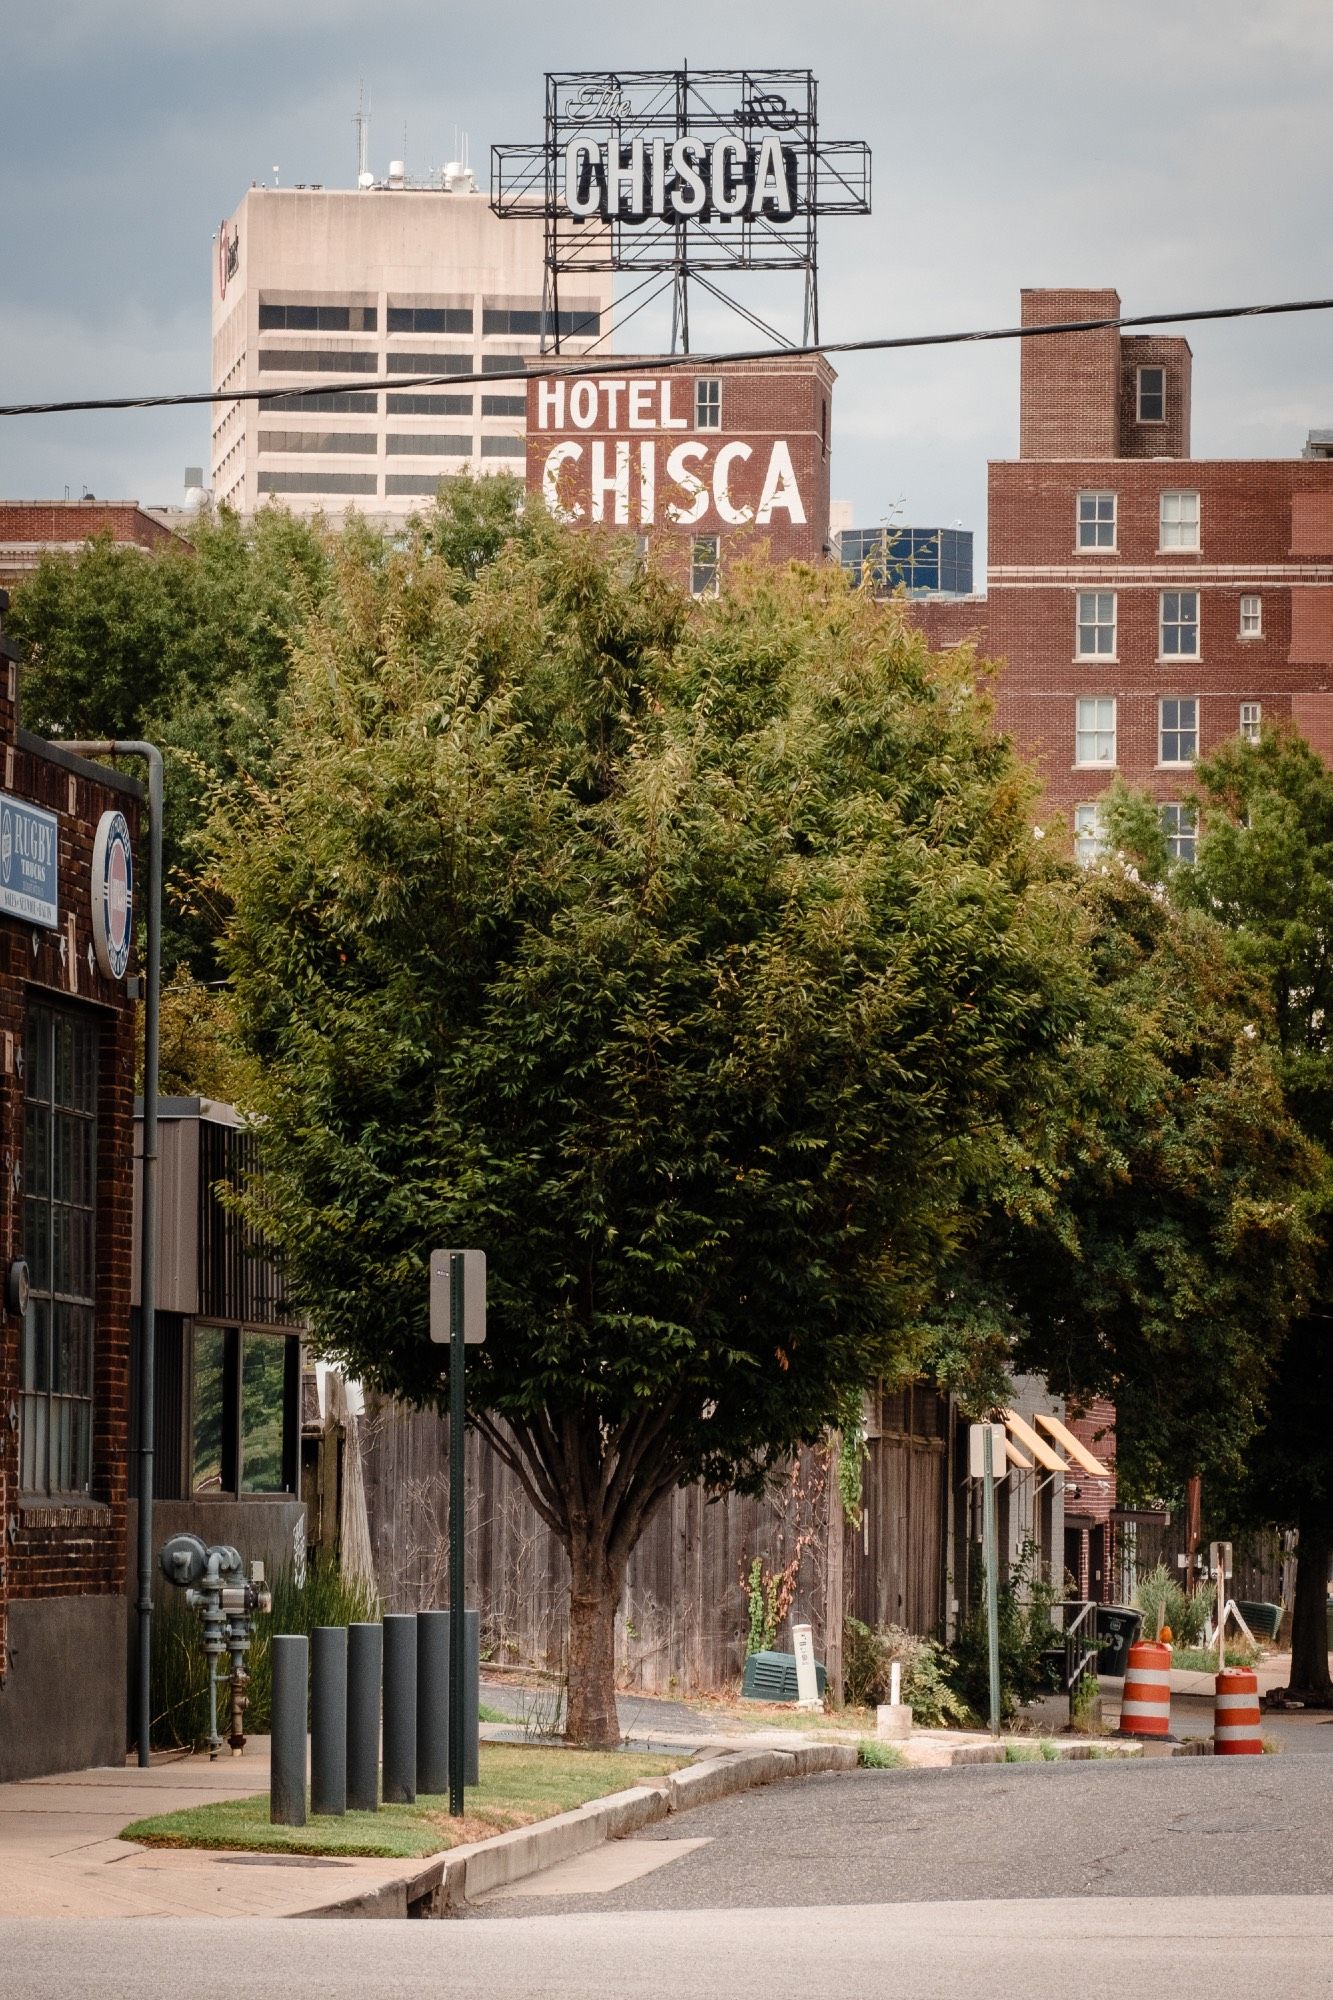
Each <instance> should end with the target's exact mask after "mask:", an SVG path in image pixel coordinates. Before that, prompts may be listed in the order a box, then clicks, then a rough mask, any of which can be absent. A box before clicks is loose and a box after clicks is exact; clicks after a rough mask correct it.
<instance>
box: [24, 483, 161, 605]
mask: <svg viewBox="0 0 1333 2000" xmlns="http://www.w3.org/2000/svg"><path fill="white" fill-rule="evenodd" d="M94 535H110V537H111V539H112V541H113V542H132V543H135V544H136V545H137V546H138V547H140V548H145V549H152V548H158V547H159V546H161V545H162V544H163V543H167V542H174V543H175V544H176V545H177V547H179V548H185V547H187V546H188V544H187V543H186V542H184V541H183V540H182V538H181V536H179V535H177V534H174V533H173V532H172V530H171V529H170V528H164V527H163V525H162V523H161V522H160V521H155V520H154V519H153V517H152V515H151V514H146V513H145V512H144V511H143V509H142V507H140V505H139V503H138V501H137V500H0V584H3V583H14V582H17V581H18V580H19V579H20V578H22V577H24V576H27V575H29V574H30V573H31V571H32V570H34V569H35V568H36V567H37V562H38V560H39V558H40V556H41V555H42V554H43V553H44V552H45V551H46V550H48V549H56V550H66V551H69V550H75V549H80V548H82V547H83V545H84V543H85V542H86V541H88V540H89V539H90V538H91V537H92V536H94Z"/></svg>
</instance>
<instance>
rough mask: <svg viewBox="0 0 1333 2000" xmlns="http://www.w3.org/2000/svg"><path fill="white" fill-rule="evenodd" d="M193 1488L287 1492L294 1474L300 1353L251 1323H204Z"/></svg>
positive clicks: (196, 1356)
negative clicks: (296, 1364)
mask: <svg viewBox="0 0 1333 2000" xmlns="http://www.w3.org/2000/svg"><path fill="white" fill-rule="evenodd" d="M191 1345H192V1357H191V1367H190V1491H191V1492H192V1493H224V1494H225V1493H283V1492H289V1491H290V1490H291V1487H292V1483H293V1477H294V1470H295V1468H294V1463H293V1461H294V1459H295V1455H296V1453H295V1443H296V1439H295V1419H296V1384H297V1380H298V1371H297V1369H296V1367H295V1365H294V1364H295V1361H296V1358H297V1350H296V1349H295V1348H294V1347H291V1346H289V1344H288V1341H287V1339H286V1338H284V1337H283V1336H281V1335H276V1334H271V1333H261V1332H259V1331H257V1330H255V1329H252V1328H249V1327H241V1328H238V1327H230V1326H225V1327H224V1326H206V1325H197V1326H196V1327H195V1328H194V1332H193V1336H192V1343H191Z"/></svg>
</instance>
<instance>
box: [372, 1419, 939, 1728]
mask: <svg viewBox="0 0 1333 2000" xmlns="http://www.w3.org/2000/svg"><path fill="white" fill-rule="evenodd" d="M883 1402H884V1405H885V1406H886V1412H885V1420H884V1421H883V1422H882V1423H881V1425H880V1426H878V1434H877V1435H873V1436H872V1437H871V1438H870V1440H869V1442H868V1445H867V1455H866V1463H865V1467H864V1489H863V1517H862V1525H861V1526H860V1527H859V1528H853V1527H852V1526H851V1525H850V1524H848V1523H845V1522H844V1520H843V1517H842V1510H841V1505H840V1503H839V1500H838V1494H837V1475H836V1468H835V1467H833V1466H832V1465H831V1463H830V1458H829V1454H828V1453H827V1452H826V1451H823V1450H807V1451H803V1452H802V1453H801V1454H800V1456H799V1458H797V1459H796V1460H795V1461H794V1462H793V1463H791V1464H789V1465H788V1466H787V1467H786V1468H785V1469H784V1470H783V1472H782V1473H781V1474H780V1476H778V1477H776V1478H775V1479H774V1480H773V1481H772V1482H771V1483H770V1485H769V1487H768V1488H767V1490H766V1491H765V1492H764V1493H763V1494H761V1495H760V1496H759V1497H757V1498H749V1497H742V1496H739V1495H735V1494H730V1495H727V1496H725V1497H724V1498H722V1499H720V1500H716V1501H709V1500H707V1499H706V1497H705V1495H704V1493H703V1491H702V1490H701V1489H700V1488H699V1487H697V1486H692V1487H684V1488H681V1489H679V1490H678V1491H676V1492H675V1493H673V1494H671V1496H670V1497H669V1498H668V1499H667V1500H666V1501H665V1502H664V1504H663V1506H662V1507H661V1509H660V1510H659V1512H658V1513H657V1514H656V1515H655V1517H654V1518H653V1520H652V1521H651V1522H650V1523H649V1526H648V1528H647V1530H646V1531H645V1533H644V1535H643V1537H642V1539H641V1541H640V1543H639V1545H638V1548H637V1549H636V1550H635V1552H634V1555H633V1557H632V1558H631V1561H630V1567H629V1577H628V1581H627V1584H626V1590H625V1597H624V1602H623V1603H622V1605H621V1608H620V1615H619V1617H618V1619H617V1631H616V1652H617V1662H618V1667H619V1671H620V1674H621V1677H622V1679H623V1681H624V1682H625V1683H626V1684H629V1685H633V1686H636V1687H639V1688H642V1689H643V1690H644V1691H645V1692H650V1693H664V1692H674V1691H676V1690H680V1691H682V1692H684V1691H688V1692H698V1691H701V1690H705V1689H710V1688H718V1687H723V1686H725V1685H726V1684H727V1683H728V1682H732V1681H735V1680H736V1679H737V1678H738V1676H739V1674H740V1671H741V1668H742V1665H743V1663H744V1658H745V1645H746V1635H747V1631H748V1623H749V1617H748V1602H747V1596H746V1591H745V1579H746V1576H747V1574H748V1572H749V1569H750V1565H751V1563H752V1562H753V1561H754V1559H755V1558H756V1557H758V1558H760V1559H761V1561H762V1563H763V1565H764V1570H765V1574H766V1576H767V1575H772V1574H774V1573H781V1574H782V1576H783V1580H784V1583H786V1584H789V1586H790V1594H791V1602H792V1604H793V1607H794V1608H795V1610H796V1611H797V1613H798V1614H799V1615H800V1616H803V1617H805V1618H807V1619H808V1620H809V1622H810V1623H811V1624H812V1625H813V1626H814V1631H815V1644H816V1648H817V1650H818V1652H819V1654H820V1657H821V1658H822V1659H825V1660H826V1661H827V1664H828V1666H829V1669H830V1675H831V1676H832V1675H833V1674H834V1673H836V1672H838V1671H840V1659H841V1635H842V1619H843V1616H844V1614H849V1615H851V1616H853V1617H857V1618H861V1619H864V1621H865V1622H866V1623H867V1624H876V1623H880V1622H884V1621H890V1622H893V1623H895V1624H903V1625H907V1626H909V1627H910V1628H911V1629H912V1630H914V1631H919V1632H924V1633H928V1634H937V1633H938V1632H939V1631H940V1630H941V1629H942V1620H943V1613H944V1604H945V1590H946V1576H945V1570H946V1548H947V1514H948V1451H947V1438H948V1427H949V1418H948V1408H947V1405H946V1404H945V1403H944V1402H943V1400H942V1399H941V1398H939V1397H937V1396H934V1395H933V1394H932V1393H930V1392H927V1391H923V1390H919V1389H918V1390H913V1391H909V1392H904V1393H903V1394H902V1395H900V1396H899V1397H898V1399H897V1400H896V1401H894V1400H893V1399H890V1398H889V1397H885V1398H884V1399H883ZM890 1405H891V1407H890ZM363 1459H364V1479H365V1489H366V1507H367V1513H368V1516H369V1521H370V1535H371V1547H372V1550H373V1553H374V1560H375V1572H376V1577H377V1580H378V1583H379V1588H380V1592H381V1594H382V1596H383V1598H384V1602H385V1606H386V1608H387V1609H390V1610H395V1611H411V1610H415V1609H418V1608H420V1607H423V1606H425V1605H429V1604H440V1603H443V1602H444V1601H445V1600H446V1598H447V1595H448V1580H447V1574H446V1572H447V1529H448V1427H447V1424H446V1423H445V1422H444V1420H443V1419H442V1418H440V1417H439V1416H437V1415H436V1414H435V1413H433V1412H429V1411H415V1410H408V1409H406V1408H404V1407H403V1406H401V1405H399V1404H397V1403H394V1402H391V1401H388V1400H378V1401H377V1400H375V1399H374V1398H372V1399H371V1400H370V1403H369V1406H368V1409H367V1414H366V1420H365V1435H364V1440H363ZM466 1464H467V1516H468V1531H467V1541H468V1552H467V1561H468V1575H469V1578H470V1579H471V1583H470V1588H471V1590H472V1591H473V1592H474V1594H475V1598H476V1601H477V1603H478V1604H479V1605H480V1607H481V1615H482V1630H483V1633H484V1635H485V1638H484V1644H485V1646H486V1648H487V1650H488V1654H489V1657H491V1658H493V1659H495V1660H497V1661H499V1662H502V1663H506V1664H511V1665H515V1666H539V1667H544V1668H548V1669H551V1670H552V1671H557V1672H558V1671H559V1670H560V1669H561V1667H562V1665H563V1661H564V1653H565V1636H566V1616H567V1609H568V1591H569V1571H568V1564H567V1562H566V1558H565V1554H564V1550H563V1549H562V1548H561V1546H560V1544H559V1542H558V1541H557V1540H556V1538H555V1536H554V1535H553V1534H552V1533H551V1531H550V1529H549V1528H547V1527H546V1525H545V1523H544V1522H543V1521H542V1520H541V1519H540V1517H539V1516H538V1515H537V1513H536V1512H535V1510H534V1509H533V1507H532V1505H531V1503H530V1502H529V1500H528V1498H527V1496H526V1494H525V1493H524V1492H523V1489H522V1487H521V1485H520V1484H519V1481H518V1479H517V1478H516V1477H515V1475H514V1473H513V1472H512V1471H511V1470H510V1469H509V1467H508V1466H506V1465H505V1464H503V1462H502V1461H501V1460H500V1459H499V1458H498V1457H497V1456H496V1454H495V1453H494V1452H493V1451H492V1450H491V1449H490V1447H489V1446H488V1445H487V1444H486V1443H485V1442H484V1440H482V1439H481V1438H480V1437H478V1436H477V1434H476V1433H475V1432H471V1431H470V1432H469V1433H468V1439H467V1451H466ZM787 1643H788V1641H787V1631H786V1621H785V1620H784V1621H783V1624H782V1627H781V1629H780V1633H779V1637H778V1644H779V1645H781V1646H786V1644H787Z"/></svg>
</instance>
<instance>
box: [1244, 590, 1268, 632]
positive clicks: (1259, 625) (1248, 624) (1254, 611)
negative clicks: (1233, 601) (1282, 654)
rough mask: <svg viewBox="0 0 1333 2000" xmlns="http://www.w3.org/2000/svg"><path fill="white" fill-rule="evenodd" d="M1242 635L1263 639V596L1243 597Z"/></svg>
mask: <svg viewBox="0 0 1333 2000" xmlns="http://www.w3.org/2000/svg"><path fill="white" fill-rule="evenodd" d="M1240 636H1241V638H1242V639H1262V638H1263V636H1264V600H1263V598H1262V597H1242V598H1241V600H1240Z"/></svg>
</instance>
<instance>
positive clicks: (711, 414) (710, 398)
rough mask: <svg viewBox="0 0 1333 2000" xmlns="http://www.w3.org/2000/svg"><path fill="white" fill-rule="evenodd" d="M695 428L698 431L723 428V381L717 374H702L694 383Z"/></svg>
mask: <svg viewBox="0 0 1333 2000" xmlns="http://www.w3.org/2000/svg"><path fill="white" fill-rule="evenodd" d="M694 428H695V429H696V430H697V431H720V430H721V428H722V381H721V378H720V377H719V376H717V375H701V376H700V377H699V379H698V381H697V382H696V383H695V385H694Z"/></svg>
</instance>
